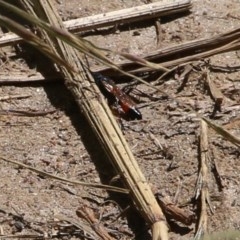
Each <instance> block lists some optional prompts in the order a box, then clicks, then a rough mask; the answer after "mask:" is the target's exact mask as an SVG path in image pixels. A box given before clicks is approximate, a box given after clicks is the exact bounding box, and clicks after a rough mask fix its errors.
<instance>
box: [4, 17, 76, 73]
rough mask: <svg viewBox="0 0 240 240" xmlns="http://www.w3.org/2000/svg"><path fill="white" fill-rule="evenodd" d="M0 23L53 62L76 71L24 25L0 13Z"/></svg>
mask: <svg viewBox="0 0 240 240" xmlns="http://www.w3.org/2000/svg"><path fill="white" fill-rule="evenodd" d="M0 25H2V26H4V27H6V28H8V29H9V30H11V31H13V32H15V33H16V34H18V35H19V36H21V37H22V38H23V39H25V41H27V42H28V43H29V44H31V45H33V46H35V47H37V48H38V49H39V50H40V51H41V52H42V53H44V54H47V55H48V56H49V57H50V58H51V59H52V60H53V61H54V62H56V63H58V64H60V65H63V66H65V67H66V68H68V69H69V70H71V71H76V70H74V69H73V68H72V66H70V65H69V64H68V63H67V62H66V61H65V60H63V59H62V58H60V57H58V56H57V55H56V54H54V53H53V51H52V50H51V48H50V47H49V45H47V44H46V43H44V42H43V41H42V40H41V39H40V38H39V37H37V36H36V35H35V34H33V33H32V32H30V31H28V30H27V29H26V28H25V27H23V26H22V25H20V24H19V23H17V22H15V21H13V20H11V19H9V18H7V17H4V16H2V15H0Z"/></svg>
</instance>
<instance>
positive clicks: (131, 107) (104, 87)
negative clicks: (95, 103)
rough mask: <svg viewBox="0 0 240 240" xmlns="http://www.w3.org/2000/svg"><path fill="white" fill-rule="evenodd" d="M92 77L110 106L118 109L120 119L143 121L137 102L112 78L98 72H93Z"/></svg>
mask: <svg viewBox="0 0 240 240" xmlns="http://www.w3.org/2000/svg"><path fill="white" fill-rule="evenodd" d="M92 75H93V78H94V80H95V82H96V84H97V86H98V87H99V89H100V91H101V92H102V94H103V95H104V96H105V97H106V98H107V100H108V103H109V105H110V106H113V107H114V108H115V109H116V112H117V113H118V114H119V115H120V117H123V118H125V119H127V120H135V119H137V120H140V119H142V114H141V112H140V111H139V110H138V109H137V108H136V104H135V102H134V101H133V100H132V99H131V97H130V96H129V95H127V94H126V93H125V92H124V91H122V90H121V88H119V87H118V86H117V85H116V84H115V82H114V81H113V80H112V79H111V78H109V77H106V76H104V75H102V74H101V73H98V72H92Z"/></svg>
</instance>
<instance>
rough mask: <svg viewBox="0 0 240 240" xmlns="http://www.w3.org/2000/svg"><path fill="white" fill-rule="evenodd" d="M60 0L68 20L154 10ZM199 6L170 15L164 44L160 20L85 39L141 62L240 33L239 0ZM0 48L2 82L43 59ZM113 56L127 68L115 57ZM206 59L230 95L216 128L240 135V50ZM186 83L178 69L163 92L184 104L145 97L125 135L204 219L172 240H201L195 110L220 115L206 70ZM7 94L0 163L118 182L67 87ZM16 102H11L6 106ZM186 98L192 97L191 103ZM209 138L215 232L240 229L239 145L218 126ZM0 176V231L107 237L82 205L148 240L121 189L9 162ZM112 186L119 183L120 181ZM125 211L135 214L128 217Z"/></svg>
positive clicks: (108, 224) (119, 233) (99, 0)
mask: <svg viewBox="0 0 240 240" xmlns="http://www.w3.org/2000/svg"><path fill="white" fill-rule="evenodd" d="M54 2H55V3H56V6H57V8H58V10H59V14H60V15H61V17H62V18H63V20H68V19H72V18H80V17H85V16H89V15H93V14H97V13H102V12H108V11H112V10H118V9H122V8H128V7H132V6H137V5H142V4H145V3H144V2H145V1H143V0H142V1H140V0H137V1H136V0H135V1H133V0H128V1H123V0H121V1H120V0H112V1H109V0H91V1H76V0H68V1H64V0H57V1H54ZM192 2H193V7H192V9H191V11H190V12H189V13H188V14H184V15H183V14H179V15H175V16H174V17H171V18H170V17H165V18H164V19H162V20H161V42H160V44H159V45H157V35H156V28H155V22H154V21H147V22H145V23H144V24H143V23H134V24H126V25H125V26H124V27H122V26H116V27H115V28H114V29H111V31H97V32H92V33H89V34H85V35H84V37H85V38H86V39H88V40H90V41H92V42H93V43H95V44H97V45H98V46H101V47H104V48H110V49H118V50H124V51H128V52H129V53H134V54H139V55H141V54H146V53H148V52H152V51H154V50H156V49H158V48H164V47H168V46H173V45H176V44H181V43H183V42H186V41H190V40H194V39H200V38H207V37H211V36H213V35H217V34H219V33H223V32H226V31H229V30H232V29H235V28H237V27H238V26H239V19H240V13H239V11H238V10H239V7H240V2H239V1H237V0H228V1H226V0H220V1H211V0H202V1H197V0H195V1H192ZM106 32H107V34H106ZM18 49H19V47H18ZM0 50H1V53H5V54H7V55H8V57H6V56H5V57H3V55H2V56H1V60H0V61H1V65H0V67H1V75H4V74H5V75H6V76H14V75H21V74H22V75H30V74H32V73H34V72H36V69H37V64H39V62H38V60H39V58H38V57H36V56H35V58H32V56H31V58H30V59H28V60H30V61H28V63H26V59H23V58H22V57H21V55H15V54H11V53H10V52H9V51H10V50H12V52H14V51H15V50H16V48H9V47H5V48H2V49H0ZM114 60H115V61H119V59H117V58H116V59H114ZM209 61H210V65H212V66H218V67H219V66H220V67H221V68H217V70H215V71H210V76H211V79H213V81H214V83H215V84H216V86H217V88H218V89H219V90H221V92H222V93H223V94H224V96H225V99H224V102H223V105H222V111H221V112H217V113H216V114H215V115H214V117H212V121H214V122H215V123H217V124H221V125H223V126H225V128H226V129H227V130H229V131H230V132H231V133H232V134H234V135H235V136H238V137H240V118H239V116H240V72H239V71H231V69H234V67H236V69H237V67H238V68H239V52H238V51H235V52H229V53H225V54H220V55H216V56H213V57H211V58H209ZM45 67H46V66H45ZM46 68H47V67H46ZM177 77H178V76H177V72H176V74H173V75H172V76H171V77H170V78H167V79H164V80H165V81H162V82H161V83H160V84H159V85H158V87H160V89H162V90H164V91H166V92H167V93H168V94H170V95H171V96H173V97H174V98H175V99H177V100H176V101H174V100H171V99H164V98H162V96H161V94H159V93H157V94H156V93H155V97H156V98H158V99H160V100H157V101H156V100H153V99H152V98H150V97H148V96H145V95H144V96H143V95H141V93H139V92H137V99H138V107H139V109H140V111H141V112H142V115H143V119H142V120H135V121H125V120H122V129H123V132H124V135H125V137H126V139H127V141H128V143H129V145H130V147H131V149H132V152H133V153H134V155H135V156H136V158H137V161H138V163H139V166H140V168H141V170H142V171H143V173H144V175H145V176H146V178H147V179H148V181H149V184H151V186H152V189H153V191H154V193H155V194H156V198H161V196H168V197H170V199H171V201H172V202H174V203H175V204H176V205H177V206H179V207H181V208H182V209H183V210H185V211H188V212H191V213H192V214H193V215H194V216H195V217H196V222H194V223H192V224H191V225H190V226H187V225H184V224H182V223H180V222H178V221H175V220H171V219H168V224H169V229H170V233H169V234H170V239H172V240H182V239H192V238H193V236H194V234H195V233H196V227H197V223H198V220H199V214H200V198H199V197H198V198H197V199H196V197H195V196H196V185H197V179H198V174H199V169H200V164H199V134H200V122H199V120H198V119H197V118H196V116H195V115H193V114H192V111H198V112H199V113H201V114H202V115H204V116H206V117H208V118H210V117H211V115H212V112H213V109H214V102H213V100H212V99H211V97H210V95H209V93H208V91H206V89H205V88H204V83H203V77H202V72H201V71H200V70H198V71H193V72H191V73H190V75H189V76H188V80H187V82H186V85H185V86H184V87H182V88H181V86H182V80H179V79H178V78H177ZM126 84H128V83H126V82H125V83H124V84H123V86H125V85H126ZM136 89H138V90H141V91H143V92H145V93H147V94H148V95H150V96H151V95H152V89H150V88H149V87H146V86H144V85H143V84H140V85H137V86H134V90H135V91H136ZM0 94H1V95H0V104H1V110H0V113H1V114H0V120H1V123H0V124H1V130H0V149H1V157H4V158H6V159H10V160H15V161H19V162H21V163H24V164H27V165H30V166H31V167H34V168H37V169H39V170H41V171H45V172H47V173H50V174H54V175H58V176H61V177H64V178H68V179H74V180H79V181H86V182H91V183H104V184H110V181H111V180H112V178H113V177H114V176H116V173H114V171H113V170H112V168H111V166H109V164H108V161H107V158H106V157H105V156H104V153H103V152H102V150H101V147H100V146H99V145H98V142H97V140H96V139H95V138H94V136H93V134H92V132H91V130H90V128H89V126H88V124H87V123H86V121H85V119H84V117H83V116H82V115H81V113H80V111H79V110H78V107H77V106H76V104H75V102H74V99H73V98H72V96H71V95H70V93H69V92H68V91H67V89H66V87H65V86H64V84H63V81H60V80H59V81H52V82H51V81H44V82H43V81H39V82H32V83H18V84H6V83H4V84H1V87H0ZM7 96H9V99H4V97H7ZM178 102H180V103H181V102H184V103H185V105H186V104H187V105H188V108H185V107H182V106H181V104H180V105H179V104H178ZM2 110H20V111H37V112H38V113H40V112H46V111H47V112H49V113H48V114H44V115H41V114H40V115H41V116H26V115H23V116H21V115H18V116H16V115H14V114H11V112H9V114H4V111H2ZM5 113H6V112H5ZM208 137H209V152H210V159H209V165H208V166H209V176H208V187H209V195H210V202H211V207H212V210H213V212H211V211H210V208H209V206H208V205H207V211H208V222H207V227H208V231H209V232H210V233H216V232H219V231H232V230H239V231H240V188H239V185H240V162H239V158H240V157H239V156H240V151H239V148H238V147H237V146H234V145H233V144H231V143H230V142H229V141H226V140H225V139H223V138H222V137H220V136H219V135H217V134H216V133H215V132H214V131H212V130H209V134H208ZM213 162H214V163H215V165H214V164H213ZM214 166H216V168H217V170H216V168H214ZM216 172H217V173H218V174H217V173H216ZM0 176H1V181H0V188H1V192H0V234H1V235H7V236H13V237H14V239H20V235H21V236H22V235H23V236H25V237H26V239H35V238H36V237H39V238H50V239H69V240H74V239H102V238H100V237H99V236H98V235H96V232H95V231H94V229H93V228H91V226H90V224H89V223H88V222H87V221H85V220H84V218H83V217H78V216H77V214H76V210H77V209H79V208H84V207H88V208H89V209H92V211H93V212H94V213H95V217H96V219H97V220H98V223H101V224H102V225H103V226H104V227H105V229H106V230H107V231H108V232H109V234H110V235H111V236H112V237H113V239H139V240H140V239H143V240H147V239H151V235H150V230H149V226H147V225H146V224H145V223H144V221H143V219H142V218H141V216H139V215H138V213H137V211H136V210H134V207H133V206H132V204H131V201H130V200H129V198H128V197H126V196H125V195H123V194H113V193H109V192H107V191H105V190H101V189H95V188H89V187H82V186H76V185H70V184H66V183H62V182H60V181H58V180H54V179H51V178H49V177H46V176H42V175H41V174H37V173H35V172H33V171H31V170H28V169H26V168H24V167H20V166H18V165H15V164H12V163H9V162H7V161H3V160H2V159H1V161H0ZM111 182H114V184H117V185H119V184H120V181H119V180H116V181H111ZM128 206H131V207H130V208H128V209H127V210H126V208H127V207H128ZM18 236H19V237H18ZM231 236H232V235H231V233H230V234H229V237H223V234H221V235H220V237H218V238H216V239H240V233H239V235H235V237H233V236H232V237H231ZM0 239H7V238H2V237H0ZM212 239H213V238H212Z"/></svg>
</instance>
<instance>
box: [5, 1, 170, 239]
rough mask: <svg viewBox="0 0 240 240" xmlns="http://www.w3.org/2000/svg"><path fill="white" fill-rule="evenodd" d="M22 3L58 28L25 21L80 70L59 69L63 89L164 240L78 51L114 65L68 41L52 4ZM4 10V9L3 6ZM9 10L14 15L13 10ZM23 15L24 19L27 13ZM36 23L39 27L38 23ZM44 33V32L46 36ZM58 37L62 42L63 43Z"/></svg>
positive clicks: (159, 220) (146, 190)
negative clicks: (35, 25) (33, 26)
mask: <svg viewBox="0 0 240 240" xmlns="http://www.w3.org/2000/svg"><path fill="white" fill-rule="evenodd" d="M21 3H22V5H23V6H24V8H25V9H26V10H27V11H29V12H31V13H32V14H34V15H39V16H41V17H43V18H44V19H45V20H46V21H47V22H49V23H50V24H51V25H52V26H57V27H51V26H50V25H49V24H46V23H44V22H43V21H39V19H37V18H34V17H29V18H27V19H29V20H30V22H31V20H32V19H34V21H32V22H31V23H32V24H33V23H35V22H37V23H36V24H37V26H39V27H40V28H39V29H38V30H39V33H40V34H41V35H42V36H44V39H45V41H46V43H47V44H48V45H49V46H51V48H52V51H53V52H54V53H55V54H56V55H57V56H59V57H62V58H64V59H65V61H66V62H67V63H69V64H70V65H71V66H73V69H79V70H78V72H74V71H72V70H71V69H68V68H66V67H65V66H64V65H59V66H58V68H59V70H60V72H61V74H62V76H63V78H64V79H65V84H66V86H67V87H68V89H69V90H70V91H71V93H72V94H73V96H74V98H75V100H76V102H77V104H78V106H79V108H80V109H81V111H82V112H83V114H84V116H85V117H86V119H87V121H88V122H89V125H90V126H91V128H92V129H93V132H94V133H95V135H96V136H97V138H98V140H99V142H100V145H101V146H103V148H104V150H105V152H106V155H107V156H108V157H109V160H110V161H111V163H112V164H113V165H114V166H115V168H116V170H117V171H118V173H119V174H120V176H121V177H122V179H123V180H124V182H125V184H126V186H127V187H128V188H129V190H130V194H131V197H132V199H133V201H134V202H135V204H136V206H137V208H138V210H139V212H140V213H141V214H142V216H143V217H144V218H145V220H146V221H147V222H148V223H149V224H150V225H151V227H152V233H153V239H154V240H167V239H168V231H167V229H168V228H167V226H166V222H165V217H164V215H163V213H162V210H161V208H160V207H159V205H158V203H157V201H156V199H155V197H154V195H153V193H152V191H151V188H150V186H149V185H148V183H147V181H146V179H145V177H144V176H143V174H142V172H141V170H140V169H139V166H138V164H137V162H136V159H135V158H134V156H133V154H132V152H131V150H130V148H129V146H128V144H127V142H126V140H125V138H124V136H123V134H122V132H121V130H120V129H119V126H118V124H117V122H116V120H115V119H114V117H113V115H112V112H111V110H110V109H109V107H108V105H107V103H106V101H104V99H103V97H102V96H101V94H100V92H99V89H98V88H97V86H96V84H95V83H94V80H93V78H92V75H91V74H90V73H89V72H88V70H87V69H84V67H83V66H84V64H83V61H82V59H81V57H80V53H79V51H78V50H80V49H81V50H82V52H84V53H87V54H89V55H91V56H94V57H95V58H96V59H98V60H99V61H102V62H104V61H105V62H104V63H106V64H108V66H109V65H113V67H115V65H114V64H112V63H111V64H109V61H108V60H105V58H101V54H102V53H99V51H101V50H100V49H97V48H94V49H93V45H91V44H89V43H88V42H84V41H82V42H81V43H80V42H79V41H80V40H79V39H77V38H76V37H73V38H71V35H69V33H67V32H66V31H65V30H62V29H61V28H63V23H62V21H61V19H60V17H59V16H58V15H57V13H56V11H55V9H54V7H53V5H52V3H51V1H47V0H38V1H37V0H36V1H30V0H22V1H21ZM0 5H2V1H0ZM4 6H5V7H6V3H5V5H4ZM11 9H12V11H14V9H13V8H11ZM18 11H19V10H18ZM24 14H25V15H26V13H24ZM38 21H39V22H40V23H38ZM56 29H57V30H56ZM44 30H46V32H45V31H44ZM58 37H60V38H61V40H64V42H63V41H61V40H60V39H59V38H58ZM70 40H71V44H72V46H74V47H76V48H77V49H78V50H77V49H74V48H73V47H71V46H69V45H68V44H66V43H65V42H68V43H70ZM75 40H76V41H75ZM78 40H79V41H78ZM25 41H28V39H25ZM46 55H47V53H46ZM49 57H51V56H49Z"/></svg>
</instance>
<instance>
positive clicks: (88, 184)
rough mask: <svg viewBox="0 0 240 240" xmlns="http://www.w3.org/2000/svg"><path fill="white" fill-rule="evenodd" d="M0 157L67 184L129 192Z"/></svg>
mask: <svg viewBox="0 0 240 240" xmlns="http://www.w3.org/2000/svg"><path fill="white" fill-rule="evenodd" d="M0 159H1V160H3V161H5V162H10V163H13V164H16V165H18V166H20V167H23V168H26V169H29V170H31V171H33V172H35V173H38V174H40V175H42V176H45V177H49V178H53V179H56V180H59V181H61V182H66V183H69V184H72V185H81V186H85V187H93V188H102V189H106V190H108V191H113V192H120V193H129V191H128V190H127V189H123V188H118V187H113V186H109V185H104V184H95V183H87V182H82V181H75V180H70V179H67V178H63V177H59V176H56V175H53V174H50V173H47V172H44V171H41V170H39V169H37V168H34V167H31V166H28V165H26V164H24V163H21V162H18V161H14V160H10V159H7V158H4V157H0Z"/></svg>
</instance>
